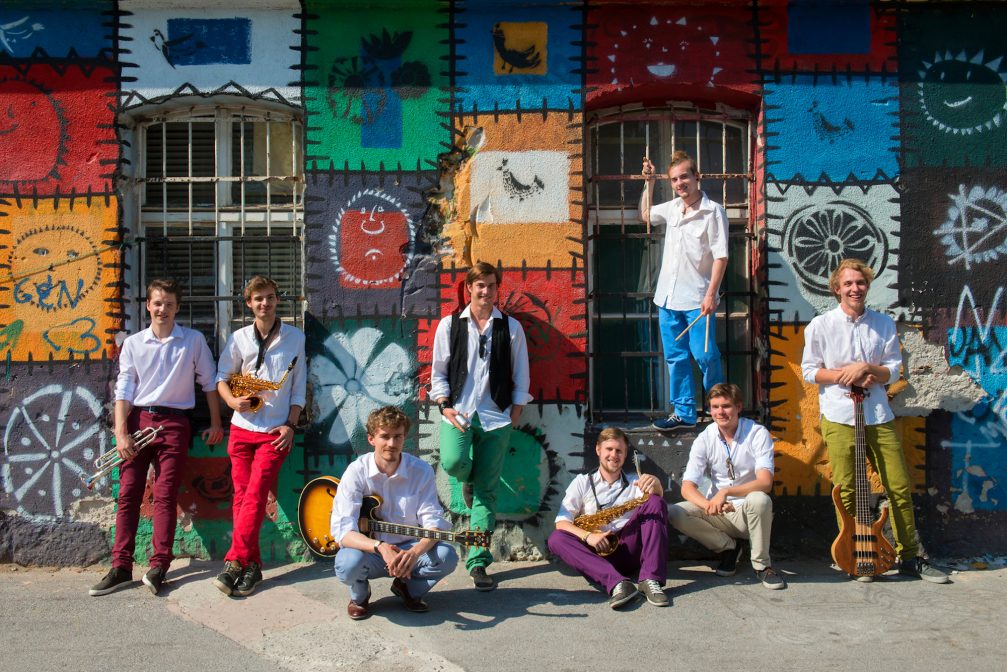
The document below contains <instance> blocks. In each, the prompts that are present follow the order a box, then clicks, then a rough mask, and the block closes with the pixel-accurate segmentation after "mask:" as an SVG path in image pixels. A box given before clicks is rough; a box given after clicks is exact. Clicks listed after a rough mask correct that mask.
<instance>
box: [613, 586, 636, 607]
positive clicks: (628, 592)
mask: <svg viewBox="0 0 1007 672" xmlns="http://www.w3.org/2000/svg"><path fill="white" fill-rule="evenodd" d="M639 594H640V591H639V590H637V588H636V586H635V585H634V584H633V582H632V581H630V580H628V579H623V580H622V581H620V582H619V583H617V584H615V588H613V589H612V595H611V596H610V597H609V598H608V606H610V607H612V608H613V609H618V608H619V607H621V606H622V605H624V604H626V603H627V602H631V601H632V600H633V598H634V597H636V596H637V595H639Z"/></svg>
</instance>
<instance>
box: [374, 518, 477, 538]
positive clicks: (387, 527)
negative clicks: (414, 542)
mask: <svg viewBox="0 0 1007 672" xmlns="http://www.w3.org/2000/svg"><path fill="white" fill-rule="evenodd" d="M367 528H368V530H369V531H370V532H384V533H385V534H400V535H402V536H404V537H415V538H417V539H436V540H437V541H448V542H454V541H455V538H456V537H457V536H458V535H457V534H455V533H454V532H447V531H445V530H428V529H426V528H423V527H413V526H412V525H399V524H396V523H386V522H385V521H383V520H373V519H372V520H369V521H368V522H367Z"/></svg>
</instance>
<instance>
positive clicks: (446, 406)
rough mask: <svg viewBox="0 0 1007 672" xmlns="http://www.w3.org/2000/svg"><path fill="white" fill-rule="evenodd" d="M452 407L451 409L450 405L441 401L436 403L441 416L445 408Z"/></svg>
mask: <svg viewBox="0 0 1007 672" xmlns="http://www.w3.org/2000/svg"><path fill="white" fill-rule="evenodd" d="M452 407H453V406H452V404H451V403H450V402H447V401H441V402H438V403H437V408H439V409H441V413H442V414H443V413H444V409H445V408H452Z"/></svg>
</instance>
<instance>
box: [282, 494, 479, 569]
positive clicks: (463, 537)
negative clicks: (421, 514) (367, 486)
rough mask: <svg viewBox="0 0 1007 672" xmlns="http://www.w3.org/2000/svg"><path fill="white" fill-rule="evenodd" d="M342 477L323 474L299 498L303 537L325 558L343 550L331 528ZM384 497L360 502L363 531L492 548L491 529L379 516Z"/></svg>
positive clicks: (310, 546) (298, 512)
mask: <svg viewBox="0 0 1007 672" xmlns="http://www.w3.org/2000/svg"><path fill="white" fill-rule="evenodd" d="M338 487H339V479H338V478H336V477H335V476H319V477H318V478H316V479H314V480H313V481H311V482H310V483H308V484H307V485H305V486H304V490H302V491H301V496H300V498H299V499H298V500H297V523H298V525H299V526H300V528H301V537H302V538H303V539H304V543H306V544H307V545H308V548H310V549H311V552H312V553H314V554H315V555H318V556H321V557H323V558H331V557H334V556H335V555H336V553H337V552H338V551H339V544H337V543H336V540H335V539H333V538H332V531H331V528H330V525H331V519H332V502H333V500H334V499H335V498H336V489H337V488H338ZM383 503H384V500H382V499H381V497H379V496H378V495H366V496H365V497H364V499H363V501H362V502H361V503H360V519H359V521H358V527H359V528H360V532H361V533H363V534H366V535H368V536H372V535H374V534H377V533H379V532H384V533H387V534H400V535H403V536H406V537H413V538H415V539H437V540H438V541H447V542H453V543H456V544H461V545H463V546H478V547H481V548H488V547H489V545H490V538H491V535H490V533H489V532H479V531H473V530H467V531H465V532H446V531H444V530H428V529H425V528H422V527H414V526H412V525H399V524H398V523H388V522H385V521H383V520H381V519H380V518H378V510H379V509H380V508H381V505H382V504H383Z"/></svg>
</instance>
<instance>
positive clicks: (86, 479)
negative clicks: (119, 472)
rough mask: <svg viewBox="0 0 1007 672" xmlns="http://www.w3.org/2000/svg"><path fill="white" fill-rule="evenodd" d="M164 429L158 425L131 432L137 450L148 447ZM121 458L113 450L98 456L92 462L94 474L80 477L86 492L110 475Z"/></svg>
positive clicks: (120, 462) (116, 451)
mask: <svg viewBox="0 0 1007 672" xmlns="http://www.w3.org/2000/svg"><path fill="white" fill-rule="evenodd" d="M162 429H164V425H159V426H157V427H144V428H143V429H138V430H136V431H135V432H133V441H135V442H136V448H137V450H139V449H141V448H145V447H147V446H149V445H150V443H151V442H152V441H153V440H154V439H155V438H156V437H157V433H158V432H160V431H161V430H162ZM122 462H123V459H122V456H120V455H119V451H118V450H116V449H115V448H112V449H111V450H106V451H105V452H104V453H102V454H101V455H99V456H98V459H96V460H95V461H94V468H95V469H96V471H95V473H94V474H93V475H91V476H87V475H86V474H81V475H80V480H81V482H83V483H84V486H85V487H87V489H88V490H93V489H94V484H95V483H97V482H98V480H99V479H101V478H103V477H105V476H107V475H108V474H110V473H112V470H113V469H115V468H116V467H118V466H119V465H120V464H122Z"/></svg>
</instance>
